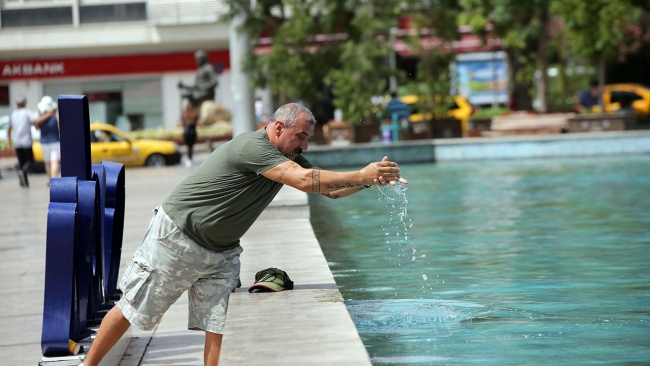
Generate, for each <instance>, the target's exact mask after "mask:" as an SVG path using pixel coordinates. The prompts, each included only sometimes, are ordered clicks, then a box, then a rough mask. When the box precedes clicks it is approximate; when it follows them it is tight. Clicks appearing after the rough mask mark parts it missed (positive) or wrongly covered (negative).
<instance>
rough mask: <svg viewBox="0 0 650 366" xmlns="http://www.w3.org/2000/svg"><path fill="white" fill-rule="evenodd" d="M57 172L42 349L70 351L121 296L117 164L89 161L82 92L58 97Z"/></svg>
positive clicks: (49, 232) (49, 220)
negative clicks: (59, 139) (58, 139)
mask: <svg viewBox="0 0 650 366" xmlns="http://www.w3.org/2000/svg"><path fill="white" fill-rule="evenodd" d="M59 119H60V123H59V126H60V135H61V178H53V179H52V180H51V184H50V204H49V206H48V214H47V239H46V245H47V248H46V259H45V291H44V299H45V301H44V307H43V328H42V333H41V349H42V352H43V356H47V357H52V356H64V355H69V354H70V353H69V348H68V342H69V340H72V341H75V342H79V341H81V340H82V339H84V338H87V337H89V336H90V335H91V330H90V327H92V326H95V325H98V324H99V323H100V322H101V320H102V318H103V316H104V315H105V314H106V312H107V310H109V309H110V308H111V307H113V306H114V304H115V301H117V300H119V299H120V298H121V294H122V293H121V292H120V291H119V290H117V276H118V272H119V265H120V255H121V252H122V236H123V235H122V234H123V230H124V200H125V192H124V191H125V190H124V166H123V165H122V164H117V163H109V162H102V163H101V164H99V165H92V161H91V157H90V118H89V113H88V99H87V98H86V97H85V96H79V95H60V96H59Z"/></svg>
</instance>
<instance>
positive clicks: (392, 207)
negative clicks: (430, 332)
mask: <svg viewBox="0 0 650 366" xmlns="http://www.w3.org/2000/svg"><path fill="white" fill-rule="evenodd" d="M378 188H379V189H378V191H379V193H378V194H379V198H378V200H379V201H383V202H384V203H385V206H386V208H387V209H388V211H389V213H390V215H389V219H388V224H387V225H386V226H382V230H383V232H384V235H385V236H386V239H387V240H386V241H385V243H386V244H387V245H388V246H389V247H388V250H392V248H391V247H392V246H394V245H395V244H397V254H396V257H397V267H398V268H399V269H400V270H399V271H398V272H396V273H395V275H397V276H404V272H403V271H402V269H404V266H406V265H409V263H410V265H411V266H414V265H418V264H417V263H416V262H417V261H418V259H421V258H426V254H422V255H421V256H418V255H416V252H417V251H418V249H416V248H415V246H414V243H413V238H412V235H409V229H411V228H413V222H412V220H411V219H410V218H408V198H407V197H406V191H407V190H408V188H406V186H405V185H404V184H402V183H396V184H395V185H394V186H391V185H384V186H379V187H378ZM393 234H394V235H393ZM409 239H410V240H409ZM408 247H410V248H409V249H410V250H411V253H408V252H407V251H408V249H407V248H408ZM407 258H410V261H409V262H406V261H404V260H405V259H406V260H408V259H407ZM400 259H401V260H400ZM388 260H389V261H392V260H393V258H391V257H389V258H388ZM403 265H404V266H403ZM420 275H421V276H422V281H423V284H422V287H421V289H422V292H427V291H429V292H432V291H433V288H432V287H431V284H430V283H428V282H426V281H427V278H428V277H427V275H426V274H425V273H424V272H421V273H420ZM395 296H396V297H397V292H396V293H395Z"/></svg>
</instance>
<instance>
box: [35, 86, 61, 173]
mask: <svg viewBox="0 0 650 366" xmlns="http://www.w3.org/2000/svg"><path fill="white" fill-rule="evenodd" d="M57 110H58V106H57V103H56V102H55V101H54V100H53V99H52V97H50V96H49V95H46V96H44V97H43V98H42V99H41V101H40V102H39V103H38V111H39V112H40V113H41V115H40V117H39V118H37V119H36V121H35V122H34V125H35V126H36V128H38V129H39V130H41V150H42V152H43V163H44V164H45V172H46V173H47V177H48V179H47V185H48V186H49V185H50V179H51V178H56V177H58V176H59V167H60V166H61V142H60V141H61V139H60V137H59V116H58V113H57Z"/></svg>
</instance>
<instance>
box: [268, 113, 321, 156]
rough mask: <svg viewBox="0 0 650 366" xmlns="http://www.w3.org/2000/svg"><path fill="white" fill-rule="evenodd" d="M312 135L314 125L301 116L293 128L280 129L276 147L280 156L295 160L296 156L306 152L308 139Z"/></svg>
mask: <svg viewBox="0 0 650 366" xmlns="http://www.w3.org/2000/svg"><path fill="white" fill-rule="evenodd" d="M283 125H284V124H283ZM313 135H314V125H312V124H311V123H309V121H308V120H307V119H306V118H304V117H302V116H301V117H299V118H298V123H297V124H296V125H295V126H294V127H291V128H285V127H282V128H281V131H280V136H279V137H278V141H277V145H276V146H277V148H278V150H279V151H280V152H281V153H282V155H284V156H286V157H287V158H289V159H290V160H295V159H296V156H298V155H300V154H301V153H302V152H303V151H306V150H307V144H308V140H309V137H311V136H313Z"/></svg>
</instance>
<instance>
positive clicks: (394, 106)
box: [385, 92, 411, 122]
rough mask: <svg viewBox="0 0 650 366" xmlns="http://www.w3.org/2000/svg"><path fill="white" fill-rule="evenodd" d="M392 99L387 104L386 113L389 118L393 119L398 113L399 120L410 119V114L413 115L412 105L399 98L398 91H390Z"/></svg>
mask: <svg viewBox="0 0 650 366" xmlns="http://www.w3.org/2000/svg"><path fill="white" fill-rule="evenodd" d="M390 97H391V98H390V100H389V101H388V103H387V104H386V108H385V109H386V113H387V114H388V119H390V120H391V121H392V120H393V115H394V114H395V115H397V120H398V121H399V122H402V121H408V119H409V116H410V115H411V107H409V106H408V105H407V104H406V103H404V102H402V101H401V100H399V98H398V97H397V93H395V92H391V93H390Z"/></svg>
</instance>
